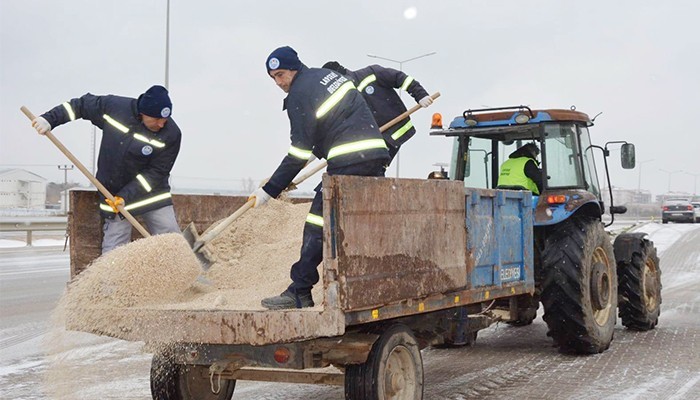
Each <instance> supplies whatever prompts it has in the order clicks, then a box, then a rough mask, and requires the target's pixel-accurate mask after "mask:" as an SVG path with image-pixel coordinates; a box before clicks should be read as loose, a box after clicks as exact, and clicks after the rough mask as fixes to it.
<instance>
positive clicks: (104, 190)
mask: <svg viewBox="0 0 700 400" xmlns="http://www.w3.org/2000/svg"><path fill="white" fill-rule="evenodd" d="M20 110H21V111H22V112H23V113H24V115H26V116H27V118H29V120H30V121H34V119H35V118H36V117H34V114H32V112H31V111H29V109H27V107H25V106H22V107H20ZM46 137H48V138H49V140H51V142H53V144H54V145H56V147H58V149H59V150H61V153H63V154H65V156H66V157H68V159H69V160H70V161H71V162H72V163H73V164H74V165H75V166H76V167H78V169H79V170H80V172H82V173H83V175H85V177H86V178H88V179H89V180H90V182H92V184H93V185H95V187H96V188H97V190H99V191H100V192H101V193H102V194H103V195H104V196H105V197H106V198H108V199H109V200H111V201H114V196H112V194H111V193H110V192H109V190H107V188H106V187H104V186H103V185H102V184H101V183H100V181H98V180H97V178H95V177H94V176H92V174H91V173H90V171H88V170H87V168H85V166H84V165H83V164H82V163H81V162H80V161H79V160H78V159H77V158H76V157H75V156H74V155H73V153H71V152H70V151H69V150H68V149H67V148H66V146H64V145H63V143H61V142H60V141H59V140H58V139H56V136H54V135H53V133H51V131H48V132H46ZM118 209H119V212H120V213H121V214H122V215H123V216H124V217H125V218H126V219H127V220H128V221H129V222H131V225H133V226H134V228H136V230H138V231H139V233H140V234H141V235H143V237H149V236H151V235H150V234H149V233H148V231H147V230H146V229H145V228H144V227H143V225H141V224H140V223H139V221H137V220H136V218H134V217H133V216H132V215H131V213H130V212H128V211H126V210H125V209H124V206H123V205H120V206H119V207H118Z"/></svg>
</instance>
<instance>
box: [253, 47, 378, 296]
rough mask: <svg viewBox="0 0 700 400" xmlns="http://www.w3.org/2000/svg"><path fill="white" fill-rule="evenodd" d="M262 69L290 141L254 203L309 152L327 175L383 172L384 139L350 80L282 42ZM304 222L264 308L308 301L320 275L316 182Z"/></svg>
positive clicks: (271, 193)
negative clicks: (296, 250) (311, 63)
mask: <svg viewBox="0 0 700 400" xmlns="http://www.w3.org/2000/svg"><path fill="white" fill-rule="evenodd" d="M265 65H266V67H267V72H268V74H269V75H270V77H272V79H274V80H275V83H276V84H277V86H279V87H280V88H281V89H282V90H283V91H284V92H285V93H287V94H288V95H287V97H286V98H285V100H284V106H283V109H286V110H287V115H288V117H289V122H290V125H291V146H290V148H289V152H288V153H287V155H286V156H285V157H284V159H282V163H281V164H280V165H279V167H277V170H275V172H274V174H272V177H270V179H269V180H268V182H267V183H266V184H265V185H264V186H263V187H261V188H259V189H257V190H256V191H254V192H253V193H252V194H251V195H250V198H251V199H252V198H255V207H260V206H262V205H264V204H265V203H266V202H267V201H268V200H269V199H270V198H273V197H274V198H276V197H277V196H279V195H280V193H282V191H284V190H285V189H286V188H287V186H289V184H290V183H291V182H292V180H293V179H294V177H295V176H296V175H297V174H298V173H299V172H300V171H301V170H302V168H304V166H305V165H306V162H307V161H308V160H309V159H310V158H311V157H312V155H313V156H316V157H317V158H319V159H321V158H325V159H326V160H327V161H328V167H327V170H326V172H327V173H328V174H329V175H359V176H383V175H384V165H385V164H386V163H387V161H388V160H389V153H388V151H387V147H386V144H385V143H384V140H383V139H382V136H381V133H380V132H379V128H378V127H377V125H376V124H375V122H374V119H373V118H372V113H371V111H370V110H369V108H368V107H367V104H366V103H365V101H364V100H362V96H361V95H360V93H359V92H358V91H357V90H356V89H355V85H354V84H353V83H352V81H350V80H349V79H348V78H346V77H344V76H342V75H340V74H339V73H337V72H335V71H331V70H329V69H322V68H308V67H306V66H305V65H304V64H302V63H301V61H300V60H299V58H298V56H297V53H296V51H294V49H292V48H291V47H288V46H285V47H280V48H278V49H276V50H274V51H273V52H272V53H271V54H270V55H269V57H268V58H267V61H266V62H265ZM315 191H316V196H315V197H314V199H313V201H312V203H311V209H310V211H309V214H308V216H307V217H306V224H305V225H304V237H303V243H302V247H301V255H300V257H299V261H297V262H296V263H294V265H292V269H291V274H290V276H291V279H292V284H291V285H289V287H288V288H287V290H285V291H284V292H283V293H282V294H281V295H279V296H275V297H270V298H266V299H263V301H262V305H263V306H264V307H266V308H269V309H283V308H301V307H313V305H314V302H313V299H312V298H311V288H312V287H313V285H314V284H316V283H317V282H318V280H319V274H318V271H317V268H318V265H319V264H320V263H321V261H322V259H323V208H322V207H323V200H322V192H321V191H322V187H321V184H320V183H319V185H318V186H317V187H316V188H315Z"/></svg>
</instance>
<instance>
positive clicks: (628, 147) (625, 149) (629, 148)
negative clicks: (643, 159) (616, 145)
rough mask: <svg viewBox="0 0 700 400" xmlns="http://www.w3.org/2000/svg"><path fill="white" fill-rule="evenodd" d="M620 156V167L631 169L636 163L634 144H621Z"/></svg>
mask: <svg viewBox="0 0 700 400" xmlns="http://www.w3.org/2000/svg"><path fill="white" fill-rule="evenodd" d="M620 157H621V159H622V168H624V169H632V168H634V166H635V164H636V160H635V154H634V144H632V143H625V144H623V145H622V149H621V151H620Z"/></svg>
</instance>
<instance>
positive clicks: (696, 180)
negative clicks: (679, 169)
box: [683, 171, 700, 196]
mask: <svg viewBox="0 0 700 400" xmlns="http://www.w3.org/2000/svg"><path fill="white" fill-rule="evenodd" d="M683 173H684V174H686V175H690V176H692V177H694V178H695V179H694V180H693V196H695V195H697V194H698V176H700V174H693V173H692V172H686V171H683Z"/></svg>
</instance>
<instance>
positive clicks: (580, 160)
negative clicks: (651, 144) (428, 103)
mask: <svg viewBox="0 0 700 400" xmlns="http://www.w3.org/2000/svg"><path fill="white" fill-rule="evenodd" d="M433 120H434V121H439V120H441V117H440V118H434V119H433ZM592 125H593V122H592V120H591V119H590V118H589V117H588V115H586V114H584V113H582V112H579V111H576V110H575V109H574V108H572V109H570V110H563V109H548V110H532V109H530V108H529V107H526V106H515V107H501V108H488V109H475V110H466V111H464V113H463V114H462V115H461V116H459V117H456V118H455V119H454V120H453V121H452V122H451V123H450V126H449V127H448V128H447V129H437V130H433V131H431V133H430V134H431V135H435V136H449V137H454V146H453V150H452V159H451V163H450V170H449V176H450V177H453V179H455V180H462V181H464V185H465V187H476V188H492V189H495V188H497V187H498V185H499V182H498V178H499V174H500V167H501V165H502V164H503V163H504V162H505V161H506V160H508V157H509V155H510V154H511V153H513V152H514V151H515V150H516V149H518V148H520V147H521V146H523V145H525V144H527V143H534V144H535V145H536V146H537V147H538V149H539V150H540V155H539V159H538V160H537V161H538V162H539V168H540V169H541V173H542V191H541V193H539V195H536V194H535V196H534V199H533V200H534V202H535V203H536V204H537V208H536V214H535V225H551V224H556V223H558V222H561V221H563V220H565V219H567V218H568V217H569V216H571V215H572V214H574V213H584V214H586V215H590V216H592V217H595V218H598V219H600V218H601V216H602V214H603V213H604V210H605V209H604V203H603V199H602V198H601V186H600V182H599V181H598V174H597V170H596V165H595V161H594V152H595V149H599V150H602V153H603V155H604V156H605V157H607V156H608V155H609V150H608V149H607V145H608V144H610V143H608V144H606V147H605V148H603V147H600V146H596V145H593V144H592V143H591V140H590V136H589V133H588V128H589V127H590V126H592ZM433 128H434V129H435V128H442V127H440V126H433ZM611 143H621V142H611ZM621 155H622V166H623V168H634V157H635V156H634V145H633V144H631V143H626V142H624V144H623V145H622V148H621ZM604 159H605V158H604ZM605 176H606V177H607V178H608V187H610V184H609V174H608V169H607V161H606V163H605ZM610 205H611V207H610V212H611V214H615V213H624V212H625V211H626V208H625V207H614V206H612V193H611V196H610Z"/></svg>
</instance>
